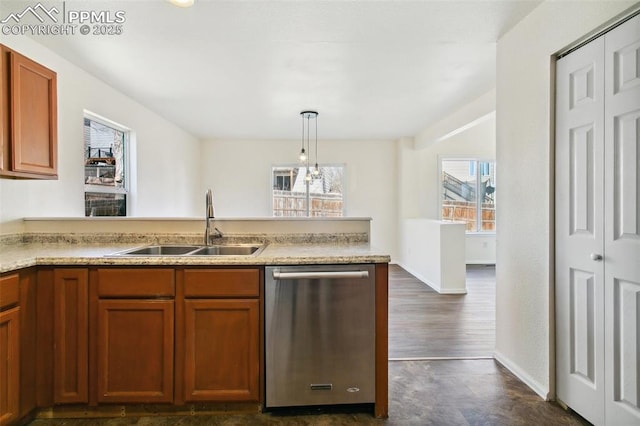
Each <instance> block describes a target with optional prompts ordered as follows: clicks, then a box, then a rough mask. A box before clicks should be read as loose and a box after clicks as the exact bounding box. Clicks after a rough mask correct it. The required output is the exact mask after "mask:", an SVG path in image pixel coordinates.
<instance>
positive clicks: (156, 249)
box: [117, 245, 200, 256]
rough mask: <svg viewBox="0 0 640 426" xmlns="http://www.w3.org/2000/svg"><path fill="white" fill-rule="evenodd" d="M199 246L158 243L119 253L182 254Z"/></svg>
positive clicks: (131, 254)
mask: <svg viewBox="0 0 640 426" xmlns="http://www.w3.org/2000/svg"><path fill="white" fill-rule="evenodd" d="M199 248H200V246H169V245H167V246H164V245H157V246H147V247H141V248H136V249H133V250H127V251H123V252H120V253H117V254H118V255H123V256H181V255H184V254H187V253H190V252H192V251H194V250H197V249H199Z"/></svg>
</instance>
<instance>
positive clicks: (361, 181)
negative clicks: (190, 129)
mask: <svg viewBox="0 0 640 426" xmlns="http://www.w3.org/2000/svg"><path fill="white" fill-rule="evenodd" d="M299 149H300V142H299V141H255V140H253V141H237V140H234V141H229V140H212V141H205V142H202V158H201V161H202V163H201V165H202V171H203V182H204V183H205V185H206V186H208V187H211V188H212V189H213V198H214V204H215V210H216V216H219V217H260V216H267V217H270V216H272V205H271V204H272V201H271V167H272V166H274V165H287V164H296V161H297V156H298V152H299ZM318 150H319V157H320V162H321V163H325V164H345V165H346V182H347V189H346V194H345V200H346V216H352V217H354V216H355V217H371V218H372V219H373V220H372V222H371V243H372V245H374V246H375V247H377V248H379V249H382V250H385V251H387V252H389V254H390V255H391V257H392V258H394V256H395V255H396V224H397V214H396V204H397V197H396V191H395V190H396V175H397V174H396V167H395V165H396V160H395V156H396V148H395V144H394V143H393V142H392V141H333V140H332V141H318Z"/></svg>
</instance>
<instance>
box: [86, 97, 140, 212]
mask: <svg viewBox="0 0 640 426" xmlns="http://www.w3.org/2000/svg"><path fill="white" fill-rule="evenodd" d="M85 118H88V119H89V120H91V121H95V122H97V123H100V124H103V125H105V126H107V127H111V128H113V129H116V130H119V131H121V132H122V133H124V151H123V155H124V162H123V164H122V167H123V169H124V176H125V178H124V185H122V187H120V188H118V187H108V186H104V185H92V184H88V183H85V184H84V193H85V194H86V193H87V192H100V193H105V194H125V200H126V209H127V212H126V215H125V217H128V216H131V207H132V205H133V203H132V199H131V185H132V184H131V181H132V176H131V175H132V170H133V169H132V167H131V154H132V149H131V144H132V133H133V132H132V130H131V129H130V128H129V127H127V126H124V125H122V124H120V123H116V122H115V121H113V120H109V119H108V118H105V117H103V116H101V115H98V114H96V113H93V112H91V111H88V110H83V126H84V119H85ZM83 135H84V130H83ZM83 138H84V136H83ZM83 143H84V141H83ZM83 200H84V197H83Z"/></svg>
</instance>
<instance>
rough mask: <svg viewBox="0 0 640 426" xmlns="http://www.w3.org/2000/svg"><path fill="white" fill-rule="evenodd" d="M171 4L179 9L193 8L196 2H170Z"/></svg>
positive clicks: (185, 0)
mask: <svg viewBox="0 0 640 426" xmlns="http://www.w3.org/2000/svg"><path fill="white" fill-rule="evenodd" d="M169 2H170V3H171V4H173V5H174V6H178V7H191V6H193V3H195V0H169Z"/></svg>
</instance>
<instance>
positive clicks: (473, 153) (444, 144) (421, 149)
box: [397, 92, 501, 264]
mask: <svg viewBox="0 0 640 426" xmlns="http://www.w3.org/2000/svg"><path fill="white" fill-rule="evenodd" d="M492 95H493V92H490V93H489V94H487V95H485V96H482V97H481V98H479V99H478V101H477V102H473V103H471V104H470V105H468V106H466V107H465V108H463V109H462V110H461V111H459V112H458V113H456V114H454V115H452V116H451V117H447V118H445V119H444V120H442V121H441V122H439V123H436V125H435V126H434V127H433V128H430V129H426V130H425V131H423V132H422V133H421V135H423V136H421V139H418V138H417V139H416V140H415V143H414V144H412V143H409V142H408V141H406V140H404V141H399V142H398V144H397V149H398V161H399V165H398V170H399V173H400V175H399V190H398V193H399V194H400V195H399V196H400V200H399V206H400V207H399V209H400V210H399V218H400V219H401V220H402V219H407V218H427V219H434V220H439V219H440V192H439V191H440V176H439V165H440V162H441V160H442V158H443V157H448V158H480V159H486V160H493V159H495V155H496V153H495V114H494V113H492V112H491V111H492V110H493V108H494V107H495V103H491V102H488V99H492V98H491V96H492ZM478 105H481V107H478ZM462 120H470V122H471V123H472V125H471V126H466V125H467V124H469V121H467V122H463V121H462ZM454 123H455V125H456V126H459V127H458V129H460V130H458V131H456V129H453V128H452V126H453V125H454ZM438 131H446V132H447V133H446V134H440V133H438ZM424 135H430V136H429V137H428V138H427V137H426V136H424ZM436 135H439V136H436ZM496 167H497V170H498V176H500V170H501V168H500V164H499V163H498V164H497V166H496ZM496 188H497V191H496V196H497V202H498V207H497V208H498V209H500V178H499V177H498V182H497V187H496ZM399 235H400V236H401V235H402V234H401V233H400V234H399ZM407 244H408V243H407V242H405V241H402V238H401V241H400V242H399V246H400V248H401V253H403V252H404V251H405V249H408V248H407V247H406V245H407ZM465 247H466V257H465V261H466V262H467V263H487V264H491V263H495V261H496V258H495V253H496V252H495V235H474V236H471V235H469V236H467V237H466V245H465ZM417 249H418V247H413V248H411V250H417ZM403 260H404V259H401V261H403Z"/></svg>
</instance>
